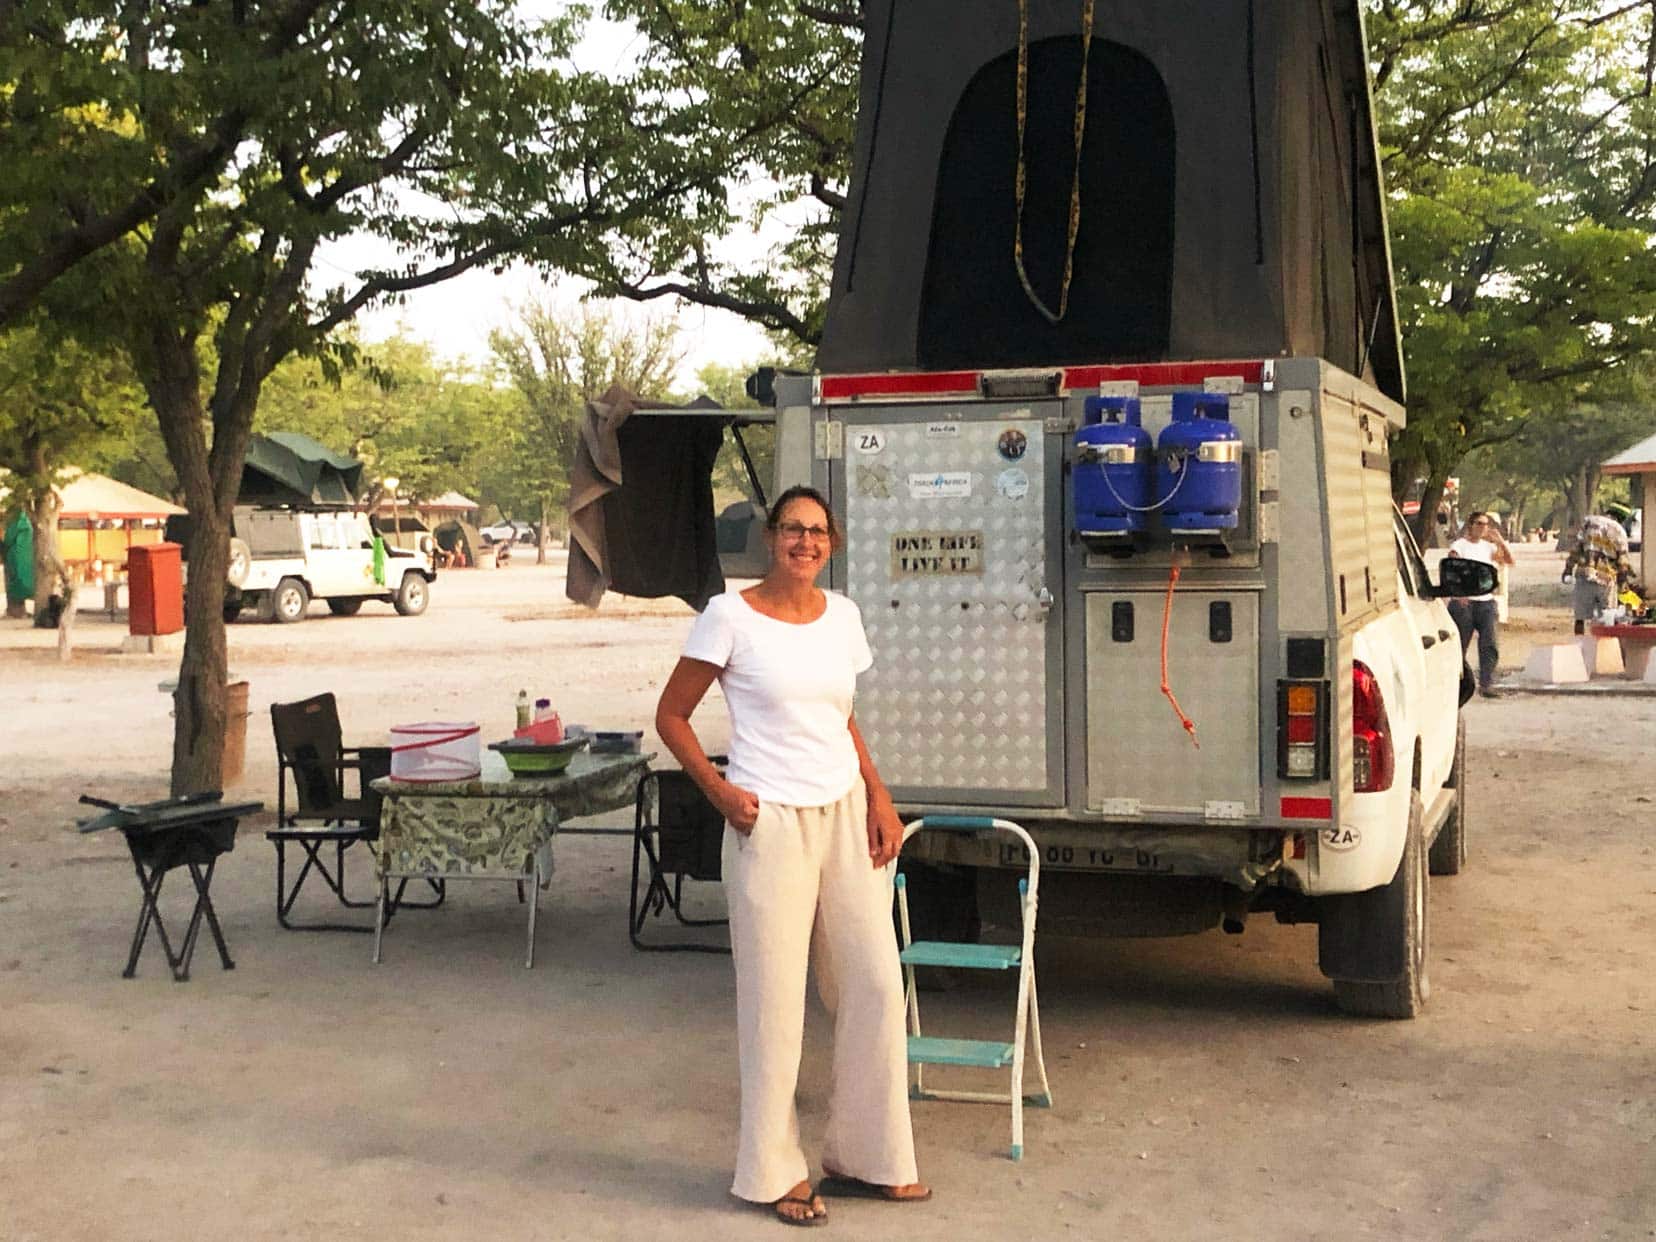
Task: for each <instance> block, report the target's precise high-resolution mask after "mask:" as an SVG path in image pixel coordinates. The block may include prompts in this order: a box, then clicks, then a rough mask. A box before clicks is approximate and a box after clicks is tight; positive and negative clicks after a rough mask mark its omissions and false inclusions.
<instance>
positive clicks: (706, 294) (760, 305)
mask: <svg viewBox="0 0 1656 1242" xmlns="http://www.w3.org/2000/svg"><path fill="white" fill-rule="evenodd" d="M610 289H611V290H612V291H613V292H615V293H617V294H619V295H620V296H621V297H624V298H630V299H631V300H632V301H634V302H650V301H654V300H655V299H656V298H666V297H679V298H683V299H684V300H685V301H687V302H694V303H696V304H697V305H699V306H711V307H714V308H716V309H718V310H727V311H731V312H733V313H735V314H738V315H740V316H742V317H743V318H744V319H750V320H752V321H753V322H755V323H758V324H762V325H763V326H765V327H767V328H772V329H775V330H777V331H781V332H790V333H792V334H793V335H794V336H796V337H798V338H799V339H800V340H801V341H803V342H805V343H806V344H807V345H815V344H817V343H818V341H819V340H820V339H821V335H822V334H821V333H820V332H818V331H816V330H814V329H812V328H811V327H810V326H809V325H808V324H806V322H805V321H804V320H803V319H801V318H800V317H799V316H798V315H796V314H795V313H794V312H793V311H792V310H790V309H789V308H788V307H787V306H785V305H784V304H783V303H781V302H779V301H776V300H775V299H771V298H741V297H736V296H735V295H734V294H729V293H723V292H721V291H719V290H717V289H713V288H710V287H709V286H707V285H702V284H694V285H693V284H686V283H685V282H683V281H676V280H671V281H666V282H664V283H662V284H659V285H651V286H649V287H645V286H644V285H643V284H642V283H640V284H634V283H632V282H630V281H616V282H612V283H611V285H610Z"/></svg>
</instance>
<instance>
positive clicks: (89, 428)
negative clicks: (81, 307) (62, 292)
mask: <svg viewBox="0 0 1656 1242" xmlns="http://www.w3.org/2000/svg"><path fill="white" fill-rule="evenodd" d="M143 400H144V397H143V392H142V390H141V389H140V388H139V387H138V385H137V382H136V381H135V380H134V378H133V375H132V372H131V370H130V368H129V367H128V366H127V365H126V359H125V358H124V357H122V356H121V355H120V354H118V353H114V352H111V351H107V350H106V351H96V350H91V349H87V348H86V347H84V346H81V345H79V344H77V343H76V342H74V341H72V340H65V339H62V338H60V337H56V336H53V335H51V334H49V333H47V332H45V331H42V330H41V329H38V328H32V327H28V328H16V329H13V330H11V331H9V332H4V333H0V469H3V470H6V471H8V472H9V473H10V474H11V475H12V476H13V478H12V484H13V490H14V491H16V492H18V493H19V494H21V495H28V496H32V495H34V494H37V493H39V492H40V491H42V490H44V489H46V488H49V487H51V486H52V484H53V483H54V482H55V481H56V479H57V476H58V475H59V474H60V472H61V471H62V470H63V469H64V468H66V467H79V468H80V469H82V470H102V469H104V468H105V467H106V466H107V465H108V464H109V463H110V461H111V460H113V459H115V458H118V457H119V456H121V455H122V453H123V451H124V448H125V443H126V441H127V439H128V437H129V436H130V434H131V431H132V428H133V427H134V425H135V424H137V423H138V422H139V421H140V418H141V416H142V414H143V409H142V407H143Z"/></svg>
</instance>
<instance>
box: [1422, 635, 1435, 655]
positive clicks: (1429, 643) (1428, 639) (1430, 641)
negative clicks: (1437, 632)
mask: <svg viewBox="0 0 1656 1242" xmlns="http://www.w3.org/2000/svg"><path fill="white" fill-rule="evenodd" d="M1420 645H1421V646H1422V647H1424V648H1426V649H1427V650H1428V651H1430V650H1431V649H1432V648H1433V647H1435V646H1437V639H1435V638H1433V637H1432V636H1431V635H1430V634H1422V635H1421V636H1420Z"/></svg>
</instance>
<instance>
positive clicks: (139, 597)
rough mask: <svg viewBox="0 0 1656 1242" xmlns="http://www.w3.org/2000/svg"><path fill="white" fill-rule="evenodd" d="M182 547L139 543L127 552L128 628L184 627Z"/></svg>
mask: <svg viewBox="0 0 1656 1242" xmlns="http://www.w3.org/2000/svg"><path fill="white" fill-rule="evenodd" d="M183 552H184V549H183V548H182V547H180V546H179V545H178V544H176V543H140V544H136V545H134V546H133V548H132V549H131V550H130V551H129V552H128V553H127V630H128V632H130V633H133V634H176V633H178V631H179V630H181V629H183V628H184V562H183V560H182V556H183Z"/></svg>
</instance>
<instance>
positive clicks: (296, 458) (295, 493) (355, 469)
mask: <svg viewBox="0 0 1656 1242" xmlns="http://www.w3.org/2000/svg"><path fill="white" fill-rule="evenodd" d="M361 482H362V463H361V462H360V461H358V460H357V459H356V458H354V457H346V456H344V455H342V454H339V453H335V452H333V451H332V450H331V449H329V448H327V447H325V446H323V445H321V444H318V443H317V442H316V441H315V440H313V439H311V438H310V437H309V436H303V435H300V434H299V433H298V432H294V431H273V432H271V433H270V434H269V435H268V436H254V437H253V438H252V439H251V440H250V441H249V442H248V445H247V460H246V463H245V464H244V465H243V467H242V481H241V494H240V497H239V499H240V501H241V502H242V503H243V504H274V505H352V504H355V503H356V501H357V489H358V487H359V486H360V484H361Z"/></svg>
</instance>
